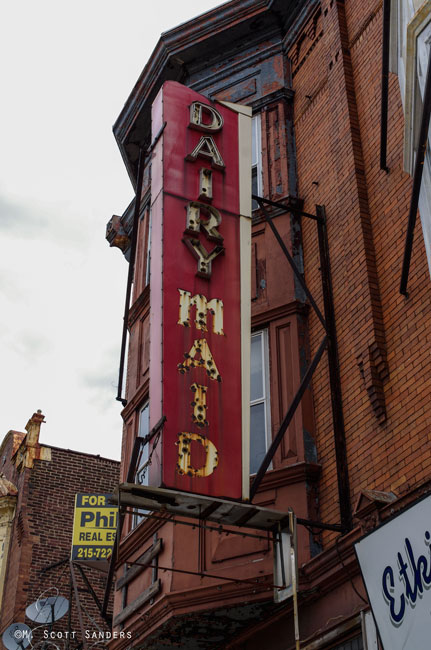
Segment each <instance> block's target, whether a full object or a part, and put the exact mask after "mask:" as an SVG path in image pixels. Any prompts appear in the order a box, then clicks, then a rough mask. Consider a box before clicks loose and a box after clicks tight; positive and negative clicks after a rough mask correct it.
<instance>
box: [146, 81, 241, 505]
mask: <svg viewBox="0 0 431 650" xmlns="http://www.w3.org/2000/svg"><path fill="white" fill-rule="evenodd" d="M163 125H164V129H163ZM161 129H163V131H162V134H161V136H160V137H159V139H158V140H157V144H156V145H155V148H154V150H153V158H152V167H151V174H152V182H151V210H152V217H151V218H152V232H151V297H150V305H151V312H150V313H151V315H150V328H151V329H150V336H151V343H150V427H153V426H154V425H155V424H156V423H157V421H158V420H159V419H160V418H161V417H162V416H163V415H164V416H166V423H165V425H164V428H163V434H162V437H161V439H160V443H159V445H158V447H157V448H156V450H155V453H154V454H153V458H152V465H151V468H150V483H151V484H152V485H163V486H164V487H168V488H172V489H177V490H182V491H186V492H195V493H198V494H205V495H211V496H220V497H221V496H223V497H230V498H236V499H239V498H245V499H246V498H248V484H249V460H248V457H249V384H250V367H249V366H250V359H249V357H250V245H251V109H249V108H248V107H245V106H240V105H235V104H229V103H227V102H216V103H213V102H211V101H210V100H209V99H208V98H206V97H204V96H202V95H199V94H198V93H196V92H194V91H193V90H191V89H189V88H187V87H185V86H182V85H181V84H178V83H176V82H171V81H168V82H166V83H165V84H164V85H163V87H162V89H161V90H160V92H159V94H158V96H157V98H156V99H155V101H154V104H153V109H152V135H153V139H155V138H156V136H157V135H160V131H161Z"/></svg>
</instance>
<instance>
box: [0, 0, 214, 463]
mask: <svg viewBox="0 0 431 650" xmlns="http://www.w3.org/2000/svg"><path fill="white" fill-rule="evenodd" d="M218 4H221V3H220V2H217V1H214V2H213V1H211V0H199V1H198V0H182V1H181V2H180V1H179V0H159V2H157V3H153V2H149V1H148V0H121V2H120V1H119V0H74V1H73V2H70V0H67V1H66V0H37V1H35V0H20V1H18V2H17V0H5V1H4V2H3V3H2V9H3V11H2V14H3V15H2V20H1V27H0V30H1V37H0V55H1V61H2V71H1V90H2V93H1V94H2V101H1V103H0V118H1V127H2V128H1V133H2V136H1V149H0V151H1V155H0V238H1V248H0V359H1V365H2V372H1V380H0V381H1V385H0V392H1V405H2V406H1V409H0V437H1V438H3V436H4V435H5V434H6V433H7V431H9V429H16V430H19V431H24V427H25V425H26V423H27V421H28V419H29V417H30V416H31V415H32V413H33V412H34V411H36V410H37V409H41V410H42V412H43V413H44V415H45V418H46V424H44V425H43V426H42V434H41V442H43V443H45V444H48V445H49V444H51V445H55V446H58V447H65V448H71V449H76V450H79V451H85V452H89V453H94V454H100V455H102V456H107V457H111V458H119V457H120V443H121V432H122V419H121V417H120V411H121V404H120V403H119V402H117V401H116V400H115V397H116V394H117V391H116V386H117V381H118V363H119V355H120V343H121V332H122V315H123V309H124V296H125V290H126V277H127V264H126V262H125V261H124V259H123V257H122V254H121V253H120V251H119V250H118V249H110V248H109V245H108V244H107V242H106V240H105V227H106V223H107V221H108V220H109V219H110V217H111V216H112V215H113V214H122V212H123V211H124V209H125V208H126V207H127V205H128V203H129V202H130V200H131V199H132V197H133V190H132V186H131V183H130V181H129V178H128V176H127V173H126V170H125V167H124V165H123V163H122V160H121V156H120V153H119V150H118V148H117V145H116V144H115V140H114V137H113V135H112V125H113V123H114V122H115V120H116V118H117V117H118V115H119V113H120V111H121V109H122V106H123V104H124V102H125V101H126V99H127V97H128V95H129V93H130V91H131V90H132V88H133V85H134V83H135V81H136V80H137V78H138V76H139V74H140V72H141V70H142V68H143V67H144V65H145V63H146V61H147V59H148V57H149V56H150V54H151V52H152V50H153V48H154V46H155V45H156V43H157V40H158V38H159V36H160V34H161V32H163V31H166V30H167V29H170V28H172V27H175V26H176V25H177V24H179V23H181V22H184V21H185V20H188V19H191V18H193V17H194V16H196V15H197V14H199V13H202V12H203V11H207V10H209V9H212V8H213V7H215V6H217V5H218Z"/></svg>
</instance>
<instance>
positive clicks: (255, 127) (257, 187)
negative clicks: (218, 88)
mask: <svg viewBox="0 0 431 650" xmlns="http://www.w3.org/2000/svg"><path fill="white" fill-rule="evenodd" d="M261 140H262V135H261V126H260V114H258V115H254V116H253V118H252V121H251V190H252V194H257V196H262V189H263V188H262V146H261ZM258 207H259V206H258V204H257V201H253V203H252V208H253V210H256V209H257V208H258Z"/></svg>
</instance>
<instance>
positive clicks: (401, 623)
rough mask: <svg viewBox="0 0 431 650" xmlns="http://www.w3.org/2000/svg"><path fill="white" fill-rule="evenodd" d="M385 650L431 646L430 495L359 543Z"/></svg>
mask: <svg viewBox="0 0 431 650" xmlns="http://www.w3.org/2000/svg"><path fill="white" fill-rule="evenodd" d="M355 550H356V554H357V557H358V560H359V565H360V567H361V571H362V577H363V579H364V583H365V587H366V589H367V593H368V598H369V601H370V605H371V609H372V611H373V614H374V618H375V620H376V624H377V628H378V630H379V633H380V637H381V640H382V643H383V647H384V650H401V649H402V648H409V649H411V650H413V649H414V650H425V649H427V650H428V649H429V648H430V645H431V496H428V497H426V498H425V499H422V500H421V501H419V502H418V503H416V504H415V505H414V506H411V507H410V508H408V509H407V510H405V511H404V512H402V513H401V514H399V515H398V516H396V517H394V519H391V520H390V521H389V522H387V523H385V524H383V525H382V526H381V527H380V528H378V529H377V530H375V531H374V532H372V533H370V534H369V535H367V536H366V537H364V538H363V539H361V540H360V541H359V542H357V543H356V544H355Z"/></svg>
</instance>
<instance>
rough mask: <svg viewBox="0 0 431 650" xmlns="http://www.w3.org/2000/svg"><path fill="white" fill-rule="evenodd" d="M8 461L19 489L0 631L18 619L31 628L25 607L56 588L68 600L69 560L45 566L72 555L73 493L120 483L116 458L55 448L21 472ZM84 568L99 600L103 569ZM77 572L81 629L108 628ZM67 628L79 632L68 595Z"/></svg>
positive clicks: (62, 626)
mask: <svg viewBox="0 0 431 650" xmlns="http://www.w3.org/2000/svg"><path fill="white" fill-rule="evenodd" d="M6 454H7V450H6ZM7 465H8V467H7V466H6V468H4V469H3V471H4V472H5V471H7V470H9V472H8V473H10V475H11V477H12V479H11V480H14V482H15V485H17V487H18V488H19V493H18V501H17V509H16V513H15V520H14V526H13V531H12V540H11V547H10V551H9V556H8V567H7V574H6V585H5V592H4V599H3V607H2V611H1V623H0V629H1V631H3V630H4V629H5V628H6V627H7V626H8V625H10V624H11V623H12V622H17V621H19V622H25V623H27V624H28V625H30V627H31V628H35V627H36V625H37V624H33V623H32V622H31V621H29V620H28V619H27V618H25V608H26V607H27V606H28V605H29V604H30V603H33V602H35V601H36V600H37V599H38V598H39V597H41V595H42V594H43V596H44V597H46V596H53V595H56V593H57V592H56V589H58V593H59V595H61V596H64V597H66V598H68V599H70V575H71V574H70V568H69V563H68V562H67V563H65V564H62V565H61V566H58V567H56V568H53V569H51V570H48V571H44V569H46V568H47V567H48V566H49V565H52V564H55V563H57V562H61V561H62V560H66V559H68V558H69V556H70V549H71V541H72V528H73V511H74V500H75V494H76V493H77V492H96V493H97V492H100V493H110V492H112V491H113V490H114V488H115V487H116V485H117V484H118V476H119V463H118V462H117V461H113V460H109V459H106V458H101V457H99V456H93V455H89V454H82V453H78V452H75V451H71V450H67V449H59V448H55V447H53V448H51V461H44V460H35V462H34V466H33V468H31V469H25V470H24V471H23V472H21V473H18V472H17V471H16V469H14V468H12V464H11V463H10V461H9V462H8V463H7ZM84 571H85V573H86V575H87V576H88V580H89V582H90V583H91V585H92V587H93V588H94V590H95V591H96V594H97V595H98V597H99V599H100V600H103V594H104V587H105V576H106V574H104V573H102V572H100V571H98V570H95V569H92V568H87V567H84ZM75 574H76V579H77V586H78V589H79V594H80V603H81V606H82V607H83V623H84V628H85V629H87V630H89V631H91V632H94V631H95V630H96V631H97V626H99V627H100V628H101V629H103V630H106V629H108V628H107V627H106V624H105V623H104V622H103V621H102V619H101V618H100V616H99V613H98V610H97V606H96V604H95V602H94V599H93V598H92V597H91V595H90V594H89V593H88V590H87V587H86V585H85V583H84V581H83V578H82V576H81V574H80V572H79V570H78V569H77V568H75ZM67 619H68V617H67V615H66V616H64V617H63V618H62V619H61V620H60V621H58V622H57V623H56V624H55V625H54V628H53V630H54V631H58V632H64V631H66V629H67V623H68V620H67ZM43 629H45V628H43ZM43 629H39V630H38V631H37V632H36V633H35V634H36V635H38V636H36V637H35V638H36V639H38V638H40V635H41V634H42V633H43ZM71 629H72V631H75V632H76V635H75V636H76V639H78V637H79V638H80V637H81V634H80V632H79V630H80V628H79V620H78V611H77V606H76V599H75V596H73V597H72V624H71ZM77 643H78V641H76V643H75V644H74V645H77ZM74 645H72V647H74Z"/></svg>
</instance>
